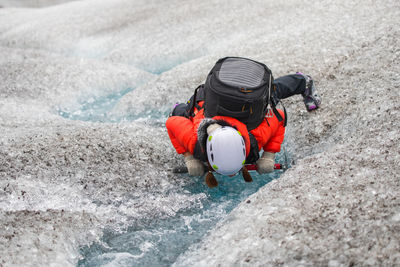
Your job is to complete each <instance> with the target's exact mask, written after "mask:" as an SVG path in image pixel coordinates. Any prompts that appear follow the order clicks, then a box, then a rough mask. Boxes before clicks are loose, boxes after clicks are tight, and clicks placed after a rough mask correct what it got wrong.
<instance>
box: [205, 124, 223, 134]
mask: <svg viewBox="0 0 400 267" xmlns="http://www.w3.org/2000/svg"><path fill="white" fill-rule="evenodd" d="M218 128H221V125H219V124H218V123H213V124H211V125H210V126H208V127H207V134H208V135H210V134H211V133H212V132H213V131H215V130H217V129H218Z"/></svg>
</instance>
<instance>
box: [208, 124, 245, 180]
mask: <svg viewBox="0 0 400 267" xmlns="http://www.w3.org/2000/svg"><path fill="white" fill-rule="evenodd" d="M207 158H208V161H209V162H210V165H211V167H212V168H213V169H214V170H215V171H216V172H217V173H219V174H223V175H234V174H236V173H237V172H238V171H240V170H241V169H242V167H243V165H244V163H245V161H246V146H245V144H244V140H243V137H242V134H241V133H240V132H239V131H237V130H236V129H234V128H232V127H229V126H225V127H220V128H218V129H216V130H214V131H212V132H211V133H210V135H209V136H208V138H207Z"/></svg>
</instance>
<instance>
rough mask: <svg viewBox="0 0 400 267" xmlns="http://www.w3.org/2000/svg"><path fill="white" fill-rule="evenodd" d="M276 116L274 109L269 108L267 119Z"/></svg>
mask: <svg viewBox="0 0 400 267" xmlns="http://www.w3.org/2000/svg"><path fill="white" fill-rule="evenodd" d="M273 116H274V112H273V111H272V109H271V108H270V107H268V108H267V112H266V114H265V117H266V118H272V117H273Z"/></svg>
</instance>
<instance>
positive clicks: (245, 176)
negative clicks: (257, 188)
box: [242, 166, 253, 183]
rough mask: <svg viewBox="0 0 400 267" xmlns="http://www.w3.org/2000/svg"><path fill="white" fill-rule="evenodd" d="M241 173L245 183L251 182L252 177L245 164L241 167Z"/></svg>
mask: <svg viewBox="0 0 400 267" xmlns="http://www.w3.org/2000/svg"><path fill="white" fill-rule="evenodd" d="M242 175H243V179H244V180H245V181H246V182H247V183H249V182H253V178H251V175H250V173H249V171H248V170H247V168H246V166H243V168H242Z"/></svg>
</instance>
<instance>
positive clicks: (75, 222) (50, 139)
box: [0, 0, 400, 266]
mask: <svg viewBox="0 0 400 267" xmlns="http://www.w3.org/2000/svg"><path fill="white" fill-rule="evenodd" d="M0 6H2V8H0V133H1V134H0V266H20V265H25V266H26V265H28V266H29V265H30V266H38V265H39V266H68V265H72V266H73V265H76V264H77V262H78V260H79V257H80V256H79V248H80V247H81V246H84V245H87V244H92V243H93V242H96V241H98V240H100V238H101V235H102V232H103V229H105V228H107V227H108V228H113V229H121V231H122V230H123V229H124V228H125V227H126V226H127V225H131V224H132V222H135V221H140V220H151V219H152V218H162V217H168V216H171V215H173V214H174V213H177V212H180V211H183V210H185V209H188V208H190V206H191V205H196V203H198V202H199V201H200V200H201V199H202V198H204V197H205V195H204V194H202V193H199V194H185V193H180V194H177V193H175V194H168V193H166V192H169V190H170V189H171V188H175V187H178V186H182V185H183V184H185V183H187V182H188V181H186V180H185V179H182V176H176V175H173V174H172V173H171V172H170V171H169V170H170V168H172V167H173V166H176V165H177V164H180V163H182V158H181V157H180V156H178V155H176V153H175V151H174V150H173V148H172V146H171V144H170V141H169V138H168V135H167V132H166V130H165V127H164V122H165V120H166V117H167V115H168V112H169V109H170V108H171V107H172V106H173V104H174V103H175V102H183V101H185V100H186V99H187V98H188V97H189V96H190V95H191V94H192V92H193V89H194V88H195V87H196V86H197V85H199V84H200V83H202V82H203V81H204V79H205V77H206V75H207V73H208V71H209V69H210V68H211V67H212V65H213V64H214V62H215V61H216V60H217V59H218V58H221V57H225V56H244V57H250V58H252V59H255V60H259V61H262V62H264V63H266V64H267V65H268V66H269V67H270V68H271V69H272V71H273V73H274V75H275V77H279V76H280V75H285V74H289V73H294V72H296V71H302V72H305V73H308V74H310V75H312V76H313V78H314V79H315V81H316V85H317V87H318V88H319V93H320V95H321V96H322V98H323V105H322V107H321V108H320V109H319V110H317V111H316V112H312V113H308V112H307V111H306V110H305V107H304V105H303V103H302V100H301V97H300V96H295V97H292V98H290V99H287V100H285V104H286V108H287V111H288V114H289V119H288V126H287V134H286V137H285V138H286V142H287V144H288V148H289V150H290V151H289V152H290V154H291V156H292V160H293V161H294V163H295V164H293V166H292V168H290V169H289V170H288V171H286V172H285V173H284V174H283V175H282V176H281V177H280V178H279V179H276V180H274V181H273V182H271V183H269V184H267V185H266V186H264V187H263V188H261V189H260V190H259V191H258V192H257V193H256V194H254V195H252V196H250V197H249V198H248V199H247V200H246V201H244V202H242V203H241V204H240V205H239V206H238V207H237V208H235V209H234V210H233V212H231V214H229V215H228V216H227V217H226V219H224V220H223V221H222V222H220V223H219V224H218V225H217V226H216V227H215V228H214V229H213V230H212V231H211V232H210V233H209V234H208V235H207V236H206V237H205V238H204V239H203V240H202V241H201V242H200V243H198V244H196V245H194V246H192V247H191V248H190V249H189V250H188V251H187V252H186V253H185V254H184V255H182V256H181V257H179V258H178V260H177V261H176V263H175V265H176V266H354V265H355V266H399V265H400V167H399V163H400V162H399V161H400V155H399V154H400V153H399V152H400V149H399V141H400V133H399V129H400V128H399V126H400V88H399V86H400V65H399V62H400V50H399V47H400V41H399V37H400V2H399V1H398V0H382V1H373V0H354V1H347V0H337V1H330V0H313V1H311V0H310V1H308V0H287V1H275V0H258V1H257V0H249V1H240V0H231V1H224V0H223V1H220V0H214V1H213V0H205V1H194V0H188V1H178V0H171V1H162V0H152V1H148V0H136V1H124V0H83V1H50V0H48V1H43V0H42V1H4V0H3V1H0ZM129 88H130V90H127V89H129ZM124 90H127V91H126V94H125V93H124V94H122V93H121V92H124ZM118 94H120V95H121V98H120V100H119V101H118V102H117V103H115V106H114V107H113V108H110V110H107V111H106V112H105V113H104V114H102V116H103V117H104V118H103V119H101V118H97V119H95V120H88V121H85V120H80V119H74V118H77V117H74V116H78V117H79V112H81V111H80V109H79V107H80V106H82V103H86V104H88V103H89V104H90V103H92V102H95V101H96V99H99V98H101V97H106V96H108V95H118ZM65 114H67V115H65ZM63 115H64V116H63ZM69 115H70V116H69ZM138 199H139V200H140V201H139V200H138Z"/></svg>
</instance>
